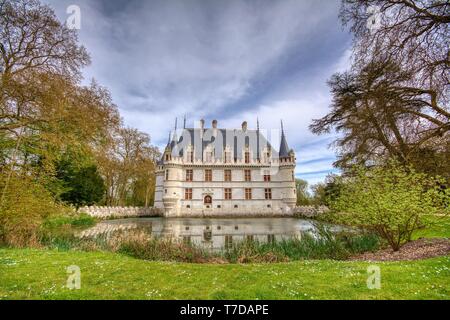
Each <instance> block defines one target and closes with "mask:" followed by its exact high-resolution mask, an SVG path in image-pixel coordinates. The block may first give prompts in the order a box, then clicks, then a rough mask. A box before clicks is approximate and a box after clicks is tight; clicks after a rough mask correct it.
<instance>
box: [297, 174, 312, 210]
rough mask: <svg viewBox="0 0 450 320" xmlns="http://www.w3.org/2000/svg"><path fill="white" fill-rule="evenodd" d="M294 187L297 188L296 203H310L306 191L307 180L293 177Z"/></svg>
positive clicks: (300, 204) (309, 197) (305, 204)
mask: <svg viewBox="0 0 450 320" xmlns="http://www.w3.org/2000/svg"><path fill="white" fill-rule="evenodd" d="M295 188H296V190H297V205H298V206H308V205H310V204H311V196H310V195H309V193H308V181H306V180H303V179H295Z"/></svg>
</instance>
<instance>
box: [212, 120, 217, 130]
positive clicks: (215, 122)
mask: <svg viewBox="0 0 450 320" xmlns="http://www.w3.org/2000/svg"><path fill="white" fill-rule="evenodd" d="M212 127H213V129H217V120H213V122H212Z"/></svg>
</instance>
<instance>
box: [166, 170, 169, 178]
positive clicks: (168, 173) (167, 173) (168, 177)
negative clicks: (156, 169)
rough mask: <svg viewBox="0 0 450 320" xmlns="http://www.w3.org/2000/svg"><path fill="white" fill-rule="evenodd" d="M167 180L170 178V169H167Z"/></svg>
mask: <svg viewBox="0 0 450 320" xmlns="http://www.w3.org/2000/svg"><path fill="white" fill-rule="evenodd" d="M166 180H169V169H167V170H166Z"/></svg>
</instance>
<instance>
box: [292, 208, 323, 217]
mask: <svg viewBox="0 0 450 320" xmlns="http://www.w3.org/2000/svg"><path fill="white" fill-rule="evenodd" d="M328 211H329V209H328V207H326V206H318V207H316V206H298V207H295V208H293V209H292V210H291V212H292V215H293V216H295V217H301V218H316V217H317V216H319V215H321V214H324V213H327V212H328Z"/></svg>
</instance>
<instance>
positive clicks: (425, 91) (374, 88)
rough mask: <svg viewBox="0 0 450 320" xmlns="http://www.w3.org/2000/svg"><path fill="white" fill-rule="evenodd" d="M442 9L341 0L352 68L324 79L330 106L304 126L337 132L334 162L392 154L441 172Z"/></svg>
mask: <svg viewBox="0 0 450 320" xmlns="http://www.w3.org/2000/svg"><path fill="white" fill-rule="evenodd" d="M449 9H450V5H449V2H448V1H427V0H423V1H413V0H343V4H342V8H341V18H342V21H343V23H344V24H346V25H350V27H351V31H352V32H353V34H354V46H353V64H352V68H351V70H349V71H348V72H345V73H338V74H335V75H333V77H332V78H331V79H330V80H329V86H330V88H331V93H332V95H333V103H332V105H331V111H330V113H329V114H328V115H326V116H325V117H323V118H322V119H317V120H314V121H313V123H312V125H311V127H310V128H311V129H312V131H313V132H315V133H317V134H321V133H325V132H330V131H331V130H336V131H338V132H340V133H341V134H340V138H339V139H337V140H336V142H335V145H336V146H337V147H338V152H339V159H338V161H337V162H336V165H337V166H340V167H343V168H346V167H348V166H351V165H352V164H354V163H365V164H368V163H376V161H385V160H386V158H389V157H395V158H397V159H398V160H399V161H400V162H402V163H412V164H415V165H418V166H419V167H421V169H423V168H425V167H427V168H426V170H427V171H430V170H431V169H433V170H431V171H434V170H435V171H438V172H439V173H444V174H447V175H448V167H447V169H446V166H448V165H449V163H448V160H445V159H448V155H449V154H450V143H449V140H450V139H449V131H450V121H449V120H450V111H449V104H448V102H449V100H448V98H449V96H448V94H449V93H448V84H449V79H448V75H449V73H448V71H449V58H450V56H449V42H448V41H449V40H448V39H449V26H448V24H449V22H450V15H449V14H448V13H449V12H450V11H449ZM371 19H372V20H371ZM370 21H372V22H375V24H374V25H370V24H369V22H370ZM425 155H426V157H428V159H427V161H425V160H424V156H425ZM426 162H428V163H435V165H434V168H430V166H426V165H425V164H426ZM434 173H435V172H434Z"/></svg>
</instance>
